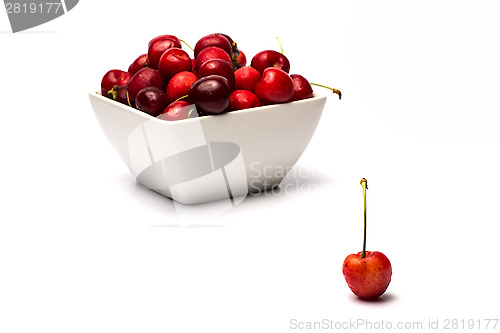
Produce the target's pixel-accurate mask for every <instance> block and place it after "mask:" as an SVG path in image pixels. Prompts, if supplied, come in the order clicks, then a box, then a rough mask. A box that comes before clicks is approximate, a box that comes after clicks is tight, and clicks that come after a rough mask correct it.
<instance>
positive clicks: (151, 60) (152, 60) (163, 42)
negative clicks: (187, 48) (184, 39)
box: [148, 35, 182, 69]
mask: <svg viewBox="0 0 500 333" xmlns="http://www.w3.org/2000/svg"><path fill="white" fill-rule="evenodd" d="M164 36H167V37H162V38H158V37H157V38H158V39H156V40H155V39H153V40H152V41H151V42H149V47H148V66H149V67H151V68H153V69H158V63H159V62H160V58H161V56H162V54H163V52H165V51H166V50H168V49H171V48H173V47H176V48H178V49H180V48H182V45H181V43H180V41H179V39H177V37H176V39H173V38H170V37H168V36H170V35H164Z"/></svg>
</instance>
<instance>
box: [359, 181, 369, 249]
mask: <svg viewBox="0 0 500 333" xmlns="http://www.w3.org/2000/svg"><path fill="white" fill-rule="evenodd" d="M360 183H361V187H363V203H364V209H363V213H364V214H363V220H364V232H363V234H364V235H363V254H362V255H361V258H365V257H366V190H367V189H368V182H367V181H366V179H365V178H363V179H361V182H360Z"/></svg>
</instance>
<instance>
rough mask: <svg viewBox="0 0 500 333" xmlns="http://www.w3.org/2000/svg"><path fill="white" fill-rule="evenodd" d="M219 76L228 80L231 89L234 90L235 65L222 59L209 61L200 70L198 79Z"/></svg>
mask: <svg viewBox="0 0 500 333" xmlns="http://www.w3.org/2000/svg"><path fill="white" fill-rule="evenodd" d="M213 74H217V75H220V76H223V77H225V78H226V79H227V82H228V84H229V89H231V91H232V90H234V82H235V79H234V72H233V65H232V64H231V63H229V62H227V61H225V60H222V59H210V60H207V61H205V62H204V63H203V65H201V67H200V68H198V77H199V78H202V77H205V76H208V75H213Z"/></svg>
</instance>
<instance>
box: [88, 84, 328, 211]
mask: <svg viewBox="0 0 500 333" xmlns="http://www.w3.org/2000/svg"><path fill="white" fill-rule="evenodd" d="M89 95H90V102H91V104H92V107H93V109H94V112H95V115H96V117H97V120H98V121H99V124H100V125H101V128H102V130H103V131H104V133H105V134H106V136H107V138H108V139H109V141H110V142H111V144H112V145H113V146H114V148H115V149H116V151H117V152H118V154H119V155H120V156H121V158H122V159H123V161H124V162H125V164H126V165H127V166H128V167H129V169H130V171H131V172H132V174H133V176H134V177H135V179H136V181H137V182H138V183H140V184H142V185H144V186H145V187H147V188H149V189H151V190H153V191H156V192H158V193H160V194H162V195H164V196H166V197H168V198H172V199H174V200H175V201H177V202H180V203H182V204H198V203H203V202H210V201H214V200H222V199H228V198H241V197H243V198H244V196H246V195H247V194H249V193H258V192H261V191H266V190H269V189H271V188H274V187H276V186H278V185H279V183H280V182H281V180H282V179H283V178H284V177H285V176H286V174H287V172H288V171H289V170H290V169H291V168H292V167H293V165H294V164H295V163H296V162H297V160H298V159H299V157H300V156H301V155H302V153H303V152H304V150H305V149H306V147H307V145H308V144H309V141H310V140H311V138H312V136H313V134H314V131H315V130H316V127H317V125H318V122H319V120H320V118H321V114H322V112H323V108H324V106H325V102H326V96H324V95H322V96H318V95H315V97H313V98H309V99H305V100H300V101H295V102H291V103H286V104H276V105H269V106H263V107H258V108H252V109H246V110H240V111H233V112H228V113H225V114H221V115H216V116H206V117H200V118H192V119H187V120H180V121H165V120H161V119H158V118H155V117H152V116H150V115H148V114H146V113H143V112H141V111H138V110H136V109H133V108H131V107H128V106H126V105H123V104H120V103H117V102H115V101H112V100H110V99H108V98H105V97H103V96H101V95H100V94H98V93H90V94H89Z"/></svg>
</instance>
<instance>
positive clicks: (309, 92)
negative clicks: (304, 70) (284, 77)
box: [290, 74, 314, 101]
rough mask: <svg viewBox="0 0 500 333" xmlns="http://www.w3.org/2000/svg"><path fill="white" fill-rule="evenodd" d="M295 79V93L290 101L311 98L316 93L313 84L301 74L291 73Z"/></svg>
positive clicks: (293, 79)
mask: <svg viewBox="0 0 500 333" xmlns="http://www.w3.org/2000/svg"><path fill="white" fill-rule="evenodd" d="M290 77H291V78H292V81H293V95H292V98H291V99H290V101H298V100H300V99H306V98H311V97H313V95H314V92H313V89H312V87H311V84H310V83H309V81H307V79H306V78H305V77H303V76H302V75H300V74H292V75H290Z"/></svg>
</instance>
